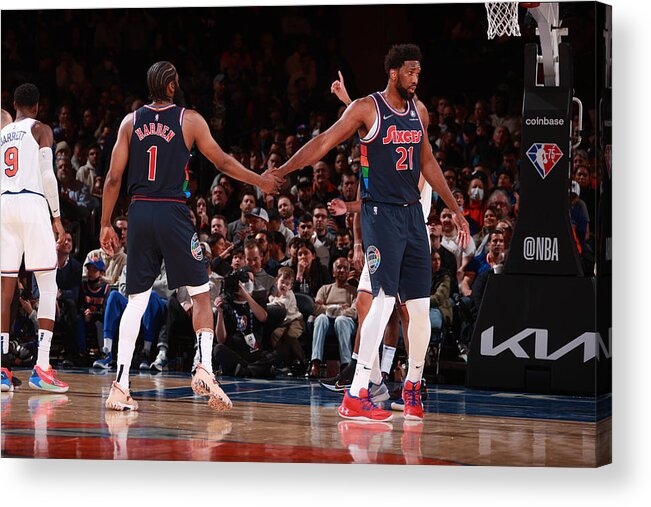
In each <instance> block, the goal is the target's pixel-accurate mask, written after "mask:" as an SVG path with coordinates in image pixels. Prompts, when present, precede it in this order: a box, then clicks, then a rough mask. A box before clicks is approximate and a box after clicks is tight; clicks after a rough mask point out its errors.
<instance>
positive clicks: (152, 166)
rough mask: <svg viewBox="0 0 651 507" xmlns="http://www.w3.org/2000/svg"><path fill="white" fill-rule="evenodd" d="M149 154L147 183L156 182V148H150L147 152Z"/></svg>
mask: <svg viewBox="0 0 651 507" xmlns="http://www.w3.org/2000/svg"><path fill="white" fill-rule="evenodd" d="M147 153H149V178H148V179H149V181H155V180H156V157H157V155H158V146H152V147H151V148H149V149H148V150H147Z"/></svg>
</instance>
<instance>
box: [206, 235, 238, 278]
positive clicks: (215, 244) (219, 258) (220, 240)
mask: <svg viewBox="0 0 651 507" xmlns="http://www.w3.org/2000/svg"><path fill="white" fill-rule="evenodd" d="M207 243H208V246H209V248H210V254H211V258H212V261H211V263H212V271H213V272H215V273H217V274H218V275H221V276H226V275H227V274H228V273H230V272H231V266H230V257H231V252H232V251H233V243H230V244H229V245H228V246H226V243H227V241H226V238H225V237H224V236H222V235H221V233H219V232H215V233H213V234H211V235H210V236H208V241H207Z"/></svg>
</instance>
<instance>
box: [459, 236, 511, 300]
mask: <svg viewBox="0 0 651 507" xmlns="http://www.w3.org/2000/svg"><path fill="white" fill-rule="evenodd" d="M504 260H505V253H504V233H503V232H502V231H499V230H495V231H493V232H492V233H491V234H490V241H489V243H488V253H486V254H485V253H483V252H479V253H478V254H477V256H476V257H474V259H473V260H472V261H471V262H469V263H468V265H467V266H466V268H465V272H464V276H463V280H462V281H461V283H460V284H459V290H460V291H461V294H462V295H463V296H470V295H471V294H472V289H471V285H472V283H473V281H474V280H475V277H476V276H477V275H479V274H481V273H483V272H484V271H491V270H493V271H501V267H502V265H503V264H504Z"/></svg>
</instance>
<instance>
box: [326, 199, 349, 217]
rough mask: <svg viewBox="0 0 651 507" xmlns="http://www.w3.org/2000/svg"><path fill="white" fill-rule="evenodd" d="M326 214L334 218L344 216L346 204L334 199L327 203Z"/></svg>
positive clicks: (341, 200)
mask: <svg viewBox="0 0 651 507" xmlns="http://www.w3.org/2000/svg"><path fill="white" fill-rule="evenodd" d="M328 213H330V214H331V215H332V216H334V217H339V216H341V215H345V214H346V203H345V202H344V201H343V199H339V198H338V197H336V198H334V199H333V200H332V201H330V202H329V203H328Z"/></svg>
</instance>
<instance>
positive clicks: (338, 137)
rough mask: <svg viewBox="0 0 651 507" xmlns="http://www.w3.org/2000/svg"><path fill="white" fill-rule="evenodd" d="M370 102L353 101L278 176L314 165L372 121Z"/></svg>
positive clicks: (297, 153)
mask: <svg viewBox="0 0 651 507" xmlns="http://www.w3.org/2000/svg"><path fill="white" fill-rule="evenodd" d="M371 100H372V99H369V98H368V97H365V98H363V99H357V100H356V101H354V102H353V103H352V104H351V105H350V106H348V107H347V108H346V110H345V111H344V114H343V115H341V118H339V120H337V121H336V122H335V123H334V125H332V126H331V127H330V128H329V129H328V130H326V131H325V132H323V133H322V134H319V135H318V136H316V137H315V138H313V139H312V140H310V141H309V142H308V143H307V144H306V145H304V146H303V147H302V148H301V149H300V150H298V151H297V152H296V153H295V154H294V156H292V157H291V158H290V159H289V160H288V161H287V162H285V163H284V164H283V165H282V166H281V167H280V168H279V169H278V171H279V173H280V175H281V176H283V177H285V176H287V175H288V174H289V173H291V172H293V171H295V170H296V169H300V168H302V167H305V166H308V165H313V164H315V163H316V162H318V161H319V160H321V159H322V158H323V157H324V156H325V155H326V154H327V153H328V152H329V151H330V150H331V149H332V148H334V147H335V146H337V145H338V144H340V143H341V142H343V141H345V140H346V139H348V138H349V137H350V136H352V135H353V134H354V133H355V132H356V131H357V129H359V128H361V127H364V126H365V125H366V123H365V122H366V121H367V120H370V119H372V118H373V116H372V115H373V114H375V107H374V106H373V104H372V103H371Z"/></svg>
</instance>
